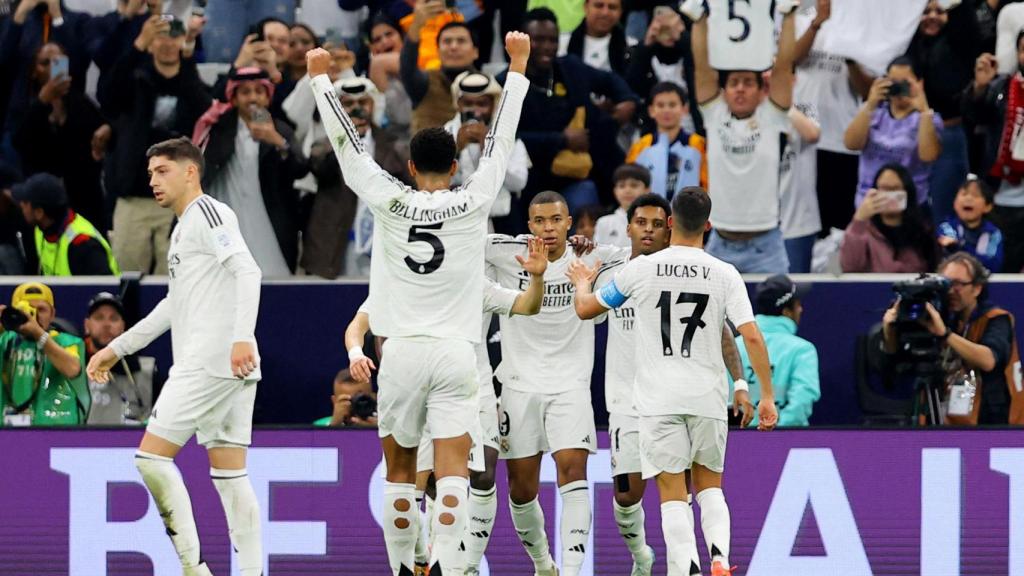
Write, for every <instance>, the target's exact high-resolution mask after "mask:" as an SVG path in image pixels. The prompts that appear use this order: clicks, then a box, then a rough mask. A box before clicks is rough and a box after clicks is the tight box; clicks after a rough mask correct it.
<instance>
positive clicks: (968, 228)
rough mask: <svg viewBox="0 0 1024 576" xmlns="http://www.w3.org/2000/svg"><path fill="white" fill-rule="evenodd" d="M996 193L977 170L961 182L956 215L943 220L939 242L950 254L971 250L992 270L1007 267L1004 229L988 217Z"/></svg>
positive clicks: (957, 196) (973, 254) (954, 202)
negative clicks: (1004, 252)
mask: <svg viewBox="0 0 1024 576" xmlns="http://www.w3.org/2000/svg"><path fill="white" fill-rule="evenodd" d="M994 200H995V194H994V193H993V192H992V188H991V187H990V186H989V185H988V184H987V183H986V182H985V181H984V180H982V179H980V178H978V177H977V176H976V175H974V174H968V175H967V180H965V181H964V183H963V184H961V185H960V190H959V191H957V193H956V199H955V200H954V201H953V211H954V215H952V216H950V217H949V218H946V220H945V221H944V222H942V223H941V224H939V228H938V234H939V246H941V247H942V248H943V250H944V251H945V252H946V254H947V255H951V254H953V253H955V252H960V251H963V252H967V253H968V254H970V255H971V256H974V257H975V258H977V259H978V260H979V261H980V262H981V263H982V264H983V265H984V266H985V268H988V269H989V270H1001V269H1002V267H1003V233H1002V232H1001V231H1000V230H999V228H998V227H997V226H996V225H995V224H993V223H992V222H991V221H990V220H989V219H988V214H989V213H990V212H992V208H993V202H994Z"/></svg>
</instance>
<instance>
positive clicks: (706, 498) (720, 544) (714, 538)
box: [697, 488, 731, 568]
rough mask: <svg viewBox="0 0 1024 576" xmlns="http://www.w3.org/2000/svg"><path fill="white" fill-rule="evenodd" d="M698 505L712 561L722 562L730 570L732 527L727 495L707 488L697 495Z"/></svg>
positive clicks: (719, 490)
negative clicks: (726, 501)
mask: <svg viewBox="0 0 1024 576" xmlns="http://www.w3.org/2000/svg"><path fill="white" fill-rule="evenodd" d="M697 505H698V506H700V527H701V530H703V531H704V542H706V543H707V545H708V554H709V555H710V556H711V561H712V562H714V561H715V560H720V561H721V562H722V564H723V565H725V567H726V568H728V567H729V538H730V535H731V534H730V531H731V526H730V520H729V506H728V505H727V504H726V503H725V494H723V493H722V489H721V488H706V489H704V490H701V491H700V492H698V493H697Z"/></svg>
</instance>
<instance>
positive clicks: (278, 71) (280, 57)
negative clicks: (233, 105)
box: [213, 17, 297, 118]
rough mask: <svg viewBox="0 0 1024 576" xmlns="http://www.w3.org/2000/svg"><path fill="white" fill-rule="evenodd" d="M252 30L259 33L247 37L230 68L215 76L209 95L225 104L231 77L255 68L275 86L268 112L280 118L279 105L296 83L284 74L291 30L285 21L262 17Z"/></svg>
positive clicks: (281, 116) (281, 115)
mask: <svg viewBox="0 0 1024 576" xmlns="http://www.w3.org/2000/svg"><path fill="white" fill-rule="evenodd" d="M253 28H255V29H256V30H259V33H251V34H248V35H247V36H246V37H245V39H244V40H243V41H242V47H241V48H239V49H238V56H236V57H235V61H234V63H232V64H231V69H229V70H228V72H227V73H226V74H221V75H220V76H218V77H217V82H216V83H215V84H214V85H213V96H214V98H216V99H218V100H220V99H221V98H223V99H224V101H225V102H227V101H229V100H230V99H231V98H230V96H228V95H227V84H228V82H229V80H230V78H231V76H232V75H233V74H234V73H235V72H236V71H237V70H239V69H242V68H251V67H256V68H259V69H261V70H263V71H264V72H266V73H267V76H268V77H269V78H270V81H271V82H273V83H274V84H275V85H276V86H277V88H276V89H275V90H274V98H273V99H272V100H271V102H270V106H269V110H270V113H271V114H273V115H274V118H284V112H283V110H282V109H281V104H282V103H284V99H285V98H287V97H288V95H289V94H291V92H292V90H293V89H294V88H295V82H296V81H297V80H291V79H290V78H288V77H286V76H285V74H284V72H285V71H286V69H287V67H288V61H289V56H290V48H289V43H290V38H291V30H290V29H289V27H288V24H287V23H286V22H284V21H283V20H279V19H278V18H275V17H268V18H264V19H263V20H260V21H259V22H257V23H256V24H255V25H254V26H253Z"/></svg>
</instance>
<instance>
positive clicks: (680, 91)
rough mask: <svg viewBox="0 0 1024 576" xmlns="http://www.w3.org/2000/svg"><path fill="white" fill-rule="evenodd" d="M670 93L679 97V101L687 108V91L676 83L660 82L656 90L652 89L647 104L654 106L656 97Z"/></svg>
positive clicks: (655, 87)
mask: <svg viewBox="0 0 1024 576" xmlns="http://www.w3.org/2000/svg"><path fill="white" fill-rule="evenodd" d="M669 92H672V93H674V94H676V95H677V96H679V101H680V102H682V103H683V106H686V103H687V98H689V96H688V95H687V94H686V89H685V88H683V87H682V86H680V85H679V84H676V83H675V82H658V83H657V84H655V85H654V88H651V94H650V96H648V97H647V104H654V97H655V96H657V95H659V94H668V93H669Z"/></svg>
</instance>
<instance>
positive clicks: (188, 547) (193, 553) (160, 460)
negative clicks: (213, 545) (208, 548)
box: [135, 450, 202, 568]
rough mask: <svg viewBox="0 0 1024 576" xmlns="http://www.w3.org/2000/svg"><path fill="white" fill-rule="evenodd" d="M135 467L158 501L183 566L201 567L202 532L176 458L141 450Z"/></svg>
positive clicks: (136, 457)
mask: <svg viewBox="0 0 1024 576" xmlns="http://www.w3.org/2000/svg"><path fill="white" fill-rule="evenodd" d="M135 467H136V468H138V469H139V474H141V475H142V480H143V482H145V483H146V488H148V489H149V493H150V494H151V495H152V496H153V501H154V502H156V508H157V510H159V511H160V517H161V518H163V521H164V526H165V527H166V528H167V535H168V536H170V537H171V543H173V544H174V550H175V551H176V552H177V553H178V558H179V559H180V560H181V565H182V567H184V568H195V567H197V566H198V565H199V564H200V562H202V560H201V559H200V556H199V532H198V531H197V530H196V520H195V517H194V516H193V515H192V500H191V499H189V497H188V490H186V489H185V481H184V480H182V479H181V472H180V471H178V467H177V466H175V465H174V460H173V459H172V458H167V457H164V456H157V455H156V454H150V453H148V452H143V451H141V450H139V451H137V452H136V453H135Z"/></svg>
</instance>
